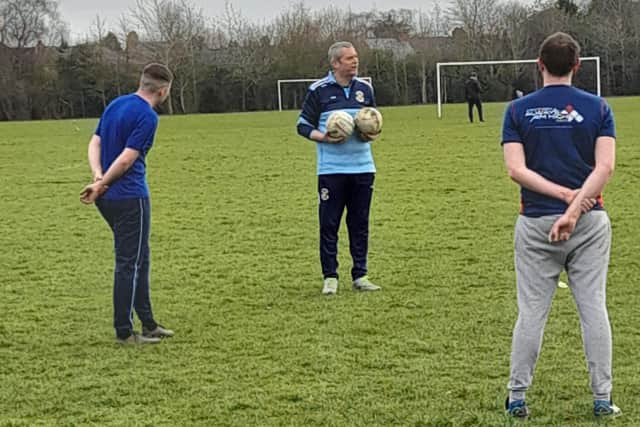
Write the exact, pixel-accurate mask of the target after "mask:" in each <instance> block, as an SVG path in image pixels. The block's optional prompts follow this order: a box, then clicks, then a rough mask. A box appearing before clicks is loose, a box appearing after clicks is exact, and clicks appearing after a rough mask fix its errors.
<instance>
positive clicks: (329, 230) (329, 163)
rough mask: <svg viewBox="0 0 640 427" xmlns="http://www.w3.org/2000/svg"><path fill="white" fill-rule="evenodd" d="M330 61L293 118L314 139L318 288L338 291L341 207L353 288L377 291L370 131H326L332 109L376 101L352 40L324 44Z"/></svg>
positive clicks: (353, 110)
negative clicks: (370, 266)
mask: <svg viewBox="0 0 640 427" xmlns="http://www.w3.org/2000/svg"><path fill="white" fill-rule="evenodd" d="M329 63H330V64H331V67H332V71H330V72H329V74H328V75H327V76H326V77H325V78H323V79H320V80H318V81H317V82H315V83H313V84H312V85H311V86H310V87H309V90H308V92H307V96H306V98H305V100H304V104H303V106H302V111H301V112H300V117H299V118H298V123H297V128H298V133H299V134H300V135H301V136H304V137H305V138H308V139H310V140H312V141H314V142H315V143H316V151H317V154H318V162H317V166H318V168H317V170H318V197H319V216H320V262H321V264H322V274H323V277H324V282H323V288H322V293H323V294H324V295H334V294H335V293H336V292H337V291H338V259H337V256H338V228H339V227H340V221H341V219H342V214H343V212H344V210H345V208H346V209H347V228H348V231H349V249H350V250H351V257H352V259H353V268H352V269H351V278H352V280H353V289H354V290H356V291H377V290H379V289H380V287H379V286H376V285H374V284H373V283H371V281H370V280H369V278H368V276H367V252H368V244H369V243H368V242H369V209H370V207H371V197H372V195H373V181H374V175H375V171H376V168H375V166H374V164H373V156H372V154H371V144H369V143H368V142H370V139H371V138H372V136H367V135H361V134H359V133H357V132H354V133H353V134H352V135H350V136H348V137H347V138H332V137H331V136H329V135H328V134H327V133H326V124H327V119H328V117H329V115H331V113H334V112H336V111H344V112H347V113H348V114H350V115H351V116H355V114H356V113H357V112H358V110H360V109H361V108H363V107H366V106H370V107H375V106H376V101H375V98H374V95H373V88H372V87H371V85H370V84H369V83H367V82H366V81H364V80H362V79H359V78H357V77H356V75H357V73H358V53H357V52H356V49H355V48H354V47H353V45H352V44H351V43H349V42H337V43H334V44H333V45H332V46H331V47H330V48H329Z"/></svg>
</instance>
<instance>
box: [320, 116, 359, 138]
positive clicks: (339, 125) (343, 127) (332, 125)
mask: <svg viewBox="0 0 640 427" xmlns="http://www.w3.org/2000/svg"><path fill="white" fill-rule="evenodd" d="M354 126H355V124H354V121H353V117H351V114H349V113H347V112H345V111H335V112H333V113H331V114H330V115H329V118H328V119H327V134H328V135H329V136H330V137H332V138H348V137H349V135H351V134H352V133H353V128H354Z"/></svg>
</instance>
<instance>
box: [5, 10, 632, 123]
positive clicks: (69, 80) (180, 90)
mask: <svg viewBox="0 0 640 427" xmlns="http://www.w3.org/2000/svg"><path fill="white" fill-rule="evenodd" d="M555 31H565V32H568V33H570V34H572V35H573V36H574V37H575V38H576V39H577V40H578V41H579V42H580V44H581V45H582V48H583V52H582V55H583V56H600V57H601V75H602V93H603V95H605V96H619V95H637V94H640V2H638V1H634V0H591V1H583V2H581V3H580V4H576V3H575V2H574V1H572V0H557V1H538V2H536V3H534V4H533V5H523V4H521V3H519V2H515V1H511V2H504V1H500V0H454V1H453V2H451V6H450V7H448V8H447V9H442V8H441V7H440V6H437V5H436V6H435V7H434V9H433V10H432V11H430V12H428V13H427V12H423V11H416V10H408V9H394V10H388V11H370V12H363V13H353V12H351V11H348V10H342V9H339V8H335V7H329V8H326V9H322V10H319V11H312V10H310V9H308V8H307V7H306V6H305V5H304V4H303V3H299V4H293V5H291V6H290V7H289V9H288V10H286V11H284V12H282V13H281V14H280V15H279V16H277V17H276V18H274V19H273V20H272V21H270V22H266V23H255V22H251V21H250V20H248V19H246V18H245V17H243V15H242V13H241V12H240V11H238V10H236V9H234V7H233V6H232V5H231V4H230V3H227V4H226V6H225V8H224V10H223V12H222V13H221V14H220V16H217V17H213V18H211V17H207V16H205V15H204V14H203V12H202V10H201V9H199V8H197V7H195V6H194V5H193V4H191V3H190V2H189V0H137V2H136V3H135V5H133V6H132V7H131V8H130V9H129V10H128V11H127V12H126V13H125V14H123V15H122V17H121V19H120V21H119V22H118V24H117V28H107V27H106V25H105V22H104V21H103V20H101V19H100V17H99V16H97V17H96V20H95V21H94V22H93V26H92V30H91V34H88V35H87V36H86V37H85V38H84V40H82V41H81V42H76V43H74V44H73V45H71V44H70V43H69V41H68V37H67V36H66V34H67V28H66V25H65V23H64V20H63V17H61V16H60V13H59V11H58V4H57V2H56V0H0V120H30V119H49V118H72V117H95V116H98V115H100V113H101V112H102V111H103V109H104V108H105V106H106V105H107V104H108V103H109V101H110V100H112V99H113V98H115V97H117V96H119V95H121V94H124V93H128V92H131V91H134V90H135V89H136V87H137V82H138V78H139V73H140V70H141V68H142V66H143V65H144V64H146V63H148V62H152V61H157V62H162V63H164V64H166V65H168V66H169V67H170V68H171V69H172V71H173V72H174V74H175V81H174V85H173V87H172V92H171V97H170V100H169V101H168V102H167V103H166V105H165V106H163V110H164V112H165V113H168V114H187V113H210V112H227V111H255V110H270V109H277V108H278V98H277V91H276V82H277V80H278V79H286V78H319V77H321V76H323V75H324V74H325V73H326V72H327V70H328V63H327V58H326V56H327V48H328V46H329V45H331V44H332V43H333V42H334V41H337V40H349V41H351V42H353V43H354V44H355V46H356V48H357V49H358V52H359V54H360V62H361V66H360V74H361V75H366V76H370V77H371V78H372V80H373V82H374V87H375V90H376V96H377V100H378V103H379V104H380V105H407V104H421V103H431V102H435V100H436V97H437V92H436V81H435V80H436V76H435V74H436V72H435V68H436V67H435V64H436V63H437V62H444V61H480V60H506V59H530V58H535V57H536V56H537V49H538V46H539V45H540V43H541V42H542V40H543V39H544V38H545V37H546V36H547V35H549V34H551V33H553V32H555ZM472 69H473V67H471V68H470V67H456V68H451V69H447V72H446V73H445V76H444V78H443V84H444V86H443V87H444V89H445V91H446V93H445V96H446V99H447V100H448V101H460V100H462V92H463V89H462V87H463V81H464V78H465V76H466V75H468V73H469V72H470V71H472ZM475 71H478V73H479V75H480V78H481V80H482V83H483V86H484V98H485V99H486V100H488V101H491V100H505V99H508V98H509V96H510V93H511V92H512V91H513V89H514V88H518V89H521V90H524V91H525V92H528V91H530V90H534V89H535V88H536V86H537V85H538V84H539V81H538V80H537V77H536V71H535V67H534V66H531V65H513V66H511V65H510V66H487V67H477V68H475ZM594 81H595V68H594V67H593V66H588V65H587V64H585V66H584V67H583V69H582V70H581V72H580V73H579V74H578V79H577V84H578V85H582V86H584V87H586V88H591V89H595V85H594V83H593V82H594ZM305 91H306V85H303V84H301V85H288V86H286V87H285V89H284V90H283V99H282V102H283V106H284V108H291V109H296V108H299V107H300V102H301V100H302V98H303V97H304V93H305Z"/></svg>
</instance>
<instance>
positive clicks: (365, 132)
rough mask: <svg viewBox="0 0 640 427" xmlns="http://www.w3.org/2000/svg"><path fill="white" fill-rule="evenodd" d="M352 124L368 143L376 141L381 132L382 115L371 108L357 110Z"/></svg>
mask: <svg viewBox="0 0 640 427" xmlns="http://www.w3.org/2000/svg"><path fill="white" fill-rule="evenodd" d="M354 122H355V124H356V128H357V129H358V131H360V133H361V134H362V136H363V137H365V139H367V140H369V141H371V140H373V139H376V138H377V137H378V135H380V132H382V114H380V111H378V110H376V109H375V108H373V107H365V108H362V109H360V110H358V112H357V113H356V117H355V118H354Z"/></svg>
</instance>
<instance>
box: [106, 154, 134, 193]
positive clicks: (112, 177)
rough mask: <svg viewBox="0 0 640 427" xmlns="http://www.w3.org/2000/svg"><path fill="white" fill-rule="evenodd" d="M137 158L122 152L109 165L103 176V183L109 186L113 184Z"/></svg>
mask: <svg viewBox="0 0 640 427" xmlns="http://www.w3.org/2000/svg"><path fill="white" fill-rule="evenodd" d="M134 161H135V158H133V159H132V158H131V157H129V156H125V155H124V154H121V155H120V156H118V158H117V159H116V160H115V161H114V162H113V163H112V164H111V166H109V169H107V172H105V174H104V176H103V177H102V184H103V185H104V186H106V187H109V186H110V185H111V184H113V183H114V182H116V181H117V180H118V179H119V178H120V177H121V176H122V175H124V174H125V173H126V172H127V171H128V170H129V168H131V166H132V165H133V162H134Z"/></svg>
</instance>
